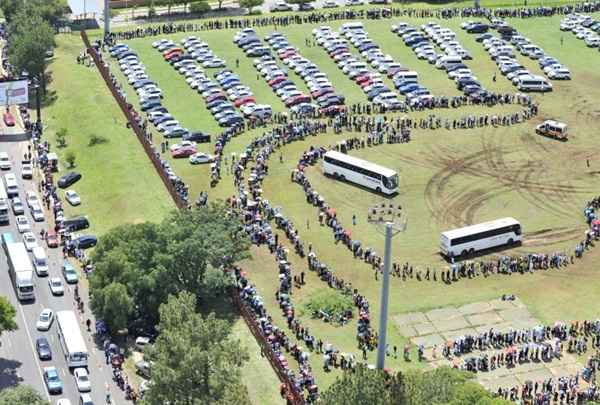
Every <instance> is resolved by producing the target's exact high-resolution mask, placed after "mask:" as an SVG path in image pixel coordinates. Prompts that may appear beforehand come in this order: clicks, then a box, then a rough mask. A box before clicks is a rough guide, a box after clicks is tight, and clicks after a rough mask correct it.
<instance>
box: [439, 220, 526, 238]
mask: <svg viewBox="0 0 600 405" xmlns="http://www.w3.org/2000/svg"><path fill="white" fill-rule="evenodd" d="M510 225H520V223H519V221H517V220H516V219H514V218H511V217H506V218H500V219H496V220H494V221H488V222H482V223H480V224H475V225H469V226H465V227H464V228H458V229H452V230H450V231H446V232H442V236H445V237H446V238H448V239H450V240H452V239H454V238H460V237H462V236H465V235H472V234H474V233H479V232H485V231H489V230H492V229H496V228H502V227H504V226H510Z"/></svg>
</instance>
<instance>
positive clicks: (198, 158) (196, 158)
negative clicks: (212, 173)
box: [189, 152, 214, 165]
mask: <svg viewBox="0 0 600 405" xmlns="http://www.w3.org/2000/svg"><path fill="white" fill-rule="evenodd" d="M189 160H190V163H191V164H193V165H197V164H202V163H210V162H212V161H213V160H214V157H213V156H211V155H209V154H207V153H202V152H199V153H194V154H193V155H191V156H190V157H189Z"/></svg>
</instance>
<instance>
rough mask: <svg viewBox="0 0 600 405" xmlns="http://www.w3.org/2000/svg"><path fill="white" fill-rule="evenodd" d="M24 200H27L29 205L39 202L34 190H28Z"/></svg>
mask: <svg viewBox="0 0 600 405" xmlns="http://www.w3.org/2000/svg"><path fill="white" fill-rule="evenodd" d="M25 201H27V205H28V206H29V207H31V204H39V203H40V200H38V197H37V194H36V193H35V191H28V192H27V193H25Z"/></svg>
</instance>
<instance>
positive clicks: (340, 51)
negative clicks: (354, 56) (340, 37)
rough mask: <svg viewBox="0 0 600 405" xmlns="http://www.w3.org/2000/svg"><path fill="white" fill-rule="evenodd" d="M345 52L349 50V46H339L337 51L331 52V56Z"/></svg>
mask: <svg viewBox="0 0 600 405" xmlns="http://www.w3.org/2000/svg"><path fill="white" fill-rule="evenodd" d="M344 52H348V48H339V49H336V50H335V51H332V52H330V53H329V56H331V57H332V58H333V57H334V56H335V55H338V54H340V53H344Z"/></svg>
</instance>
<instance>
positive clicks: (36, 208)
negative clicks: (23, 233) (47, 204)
mask: <svg viewBox="0 0 600 405" xmlns="http://www.w3.org/2000/svg"><path fill="white" fill-rule="evenodd" d="M31 216H32V217H33V220H34V221H35V222H42V221H43V220H44V210H43V209H42V207H41V206H40V205H39V204H31Z"/></svg>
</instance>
